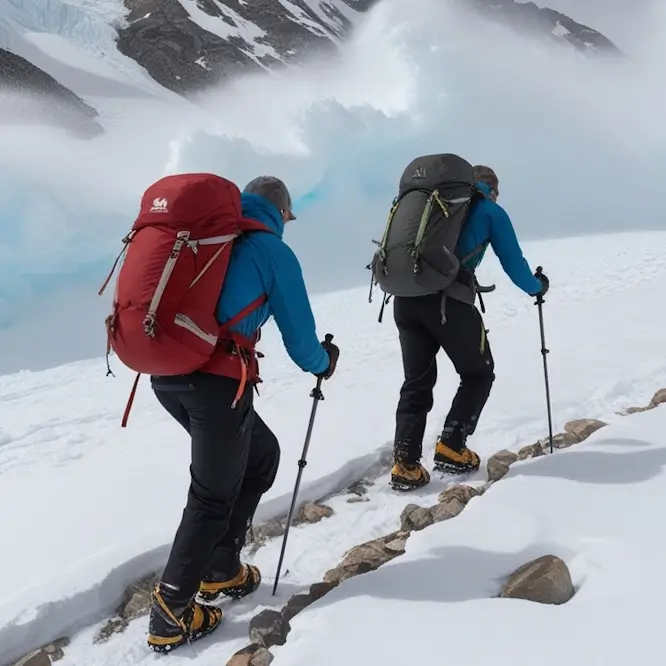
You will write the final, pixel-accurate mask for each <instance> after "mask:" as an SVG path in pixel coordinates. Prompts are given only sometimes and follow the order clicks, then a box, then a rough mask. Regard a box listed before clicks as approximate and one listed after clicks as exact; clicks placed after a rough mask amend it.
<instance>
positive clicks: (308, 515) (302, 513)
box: [294, 502, 333, 525]
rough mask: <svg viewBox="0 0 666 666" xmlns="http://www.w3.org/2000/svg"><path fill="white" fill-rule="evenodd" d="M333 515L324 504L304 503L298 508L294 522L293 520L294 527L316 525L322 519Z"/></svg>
mask: <svg viewBox="0 0 666 666" xmlns="http://www.w3.org/2000/svg"><path fill="white" fill-rule="evenodd" d="M332 515H333V509H331V507H330V506H326V504H317V503H316V502H306V503H305V504H303V506H302V507H301V508H300V510H299V512H298V515H297V516H296V520H294V524H295V525H299V524H302V523H310V524H314V523H318V522H319V521H320V520H322V518H330V517H331V516H332Z"/></svg>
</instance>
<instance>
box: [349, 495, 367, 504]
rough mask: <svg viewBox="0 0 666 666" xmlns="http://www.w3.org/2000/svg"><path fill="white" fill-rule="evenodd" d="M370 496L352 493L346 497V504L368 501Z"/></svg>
mask: <svg viewBox="0 0 666 666" xmlns="http://www.w3.org/2000/svg"><path fill="white" fill-rule="evenodd" d="M369 501H370V498H368V497H363V496H361V495H352V496H351V497H348V498H347V504H359V503H361V502H369Z"/></svg>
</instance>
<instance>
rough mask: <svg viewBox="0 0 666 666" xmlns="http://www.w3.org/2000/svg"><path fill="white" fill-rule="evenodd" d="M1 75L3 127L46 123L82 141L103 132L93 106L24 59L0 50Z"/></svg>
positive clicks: (0, 107)
mask: <svg viewBox="0 0 666 666" xmlns="http://www.w3.org/2000/svg"><path fill="white" fill-rule="evenodd" d="M0 72H1V73H2V79H0V92H2V93H3V94H2V95H1V96H0V109H1V110H2V114H1V116H2V122H3V123H6V124H20V123H24V122H25V121H26V120H28V121H32V122H44V121H46V122H48V123H49V124H52V125H56V126H59V127H63V128H65V129H67V130H69V131H70V132H72V133H73V134H74V135H76V136H80V137H83V138H90V137H93V136H97V135H98V134H100V133H102V132H103V131H104V130H103V129H102V127H101V126H100V125H99V123H98V122H97V116H98V115H99V114H98V113H97V111H96V110H95V109H94V108H93V107H92V106H90V105H89V104H86V103H85V102H84V101H83V100H82V99H81V98H80V97H79V96H78V95H75V94H74V93H73V92H72V91H71V90H69V89H68V88H66V87H65V86H63V85H61V84H60V83H58V81H56V80H55V79H54V78H53V77H52V76H51V75H50V74H47V73H46V72H44V71H43V70H41V69H39V67H36V66H35V65H33V64H32V63H31V62H28V61H27V60H26V59H25V58H22V57H21V56H19V55H16V54H15V53H11V52H10V51H7V50H5V49H2V48H0ZM17 93H20V95H19V94H17Z"/></svg>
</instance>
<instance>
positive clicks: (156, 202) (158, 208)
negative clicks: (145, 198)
mask: <svg viewBox="0 0 666 666" xmlns="http://www.w3.org/2000/svg"><path fill="white" fill-rule="evenodd" d="M150 212H151V213H168V212H169V202H168V201H167V200H166V199H164V198H159V197H158V198H157V199H153V205H152V206H151V208H150Z"/></svg>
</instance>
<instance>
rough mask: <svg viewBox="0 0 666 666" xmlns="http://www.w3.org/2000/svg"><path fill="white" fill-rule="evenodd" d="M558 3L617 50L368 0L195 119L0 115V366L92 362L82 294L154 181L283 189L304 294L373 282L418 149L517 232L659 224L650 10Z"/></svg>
mask: <svg viewBox="0 0 666 666" xmlns="http://www.w3.org/2000/svg"><path fill="white" fill-rule="evenodd" d="M580 1H581V0H577V2H576V7H578V3H579V2H580ZM539 4H542V3H539ZM573 4H574V3H573V0H555V1H554V2H553V3H551V4H550V5H549V6H552V7H553V8H555V9H559V10H562V11H570V13H571V15H572V17H573V18H575V19H577V20H580V21H581V22H584V23H587V24H588V25H591V26H592V27H595V28H596V27H599V28H600V29H601V28H602V27H603V26H604V25H605V26H607V31H608V36H609V37H610V38H611V39H614V40H615V41H616V42H617V43H618V45H620V46H621V47H622V48H623V50H624V52H625V53H626V54H627V57H626V58H623V59H609V60H604V59H600V58H596V59H591V58H586V57H584V56H582V55H581V54H579V53H577V52H575V51H573V49H567V48H564V47H562V46H559V45H557V44H550V43H547V42H545V41H544V40H540V39H534V38H528V37H525V36H519V35H517V34H516V33H515V32H514V31H512V30H509V29H507V28H505V27H502V26H498V25H495V24H492V23H488V22H486V21H485V20H483V19H481V18H480V17H478V16H475V15H472V14H468V13H466V12H462V11H461V10H460V9H455V8H453V7H452V6H449V4H448V3H445V2H442V1H441V0H440V1H436V0H421V1H420V6H421V5H422V6H421V12H420V13H419V14H415V13H414V11H413V2H410V1H407V0H384V1H383V2H382V3H381V4H380V5H378V6H377V7H376V8H375V9H374V10H373V11H372V12H371V13H370V14H369V15H368V16H367V18H366V20H365V21H364V22H363V23H362V24H361V25H360V26H359V27H358V29H357V31H356V32H355V34H354V36H353V38H352V40H351V42H350V43H349V44H348V45H346V47H345V48H344V49H343V51H342V52H341V53H340V54H339V55H338V56H337V57H329V58H328V59H326V60H318V61H316V62H312V63H310V64H308V65H307V66H304V67H300V68H295V69H291V70H288V71H284V72H280V73H272V74H261V75H253V76H249V77H246V78H244V79H242V80H239V81H237V82H236V83H234V84H233V85H231V86H227V87H225V88H224V89H221V90H217V91H211V92H208V93H206V94H205V95H202V96H201V98H200V99H199V100H198V101H199V107H195V106H194V105H192V104H189V103H187V102H184V101H179V100H176V99H174V98H173V96H164V98H161V97H156V96H154V95H152V96H151V95H150V94H148V93H146V95H145V97H139V96H135V97H133V98H131V99H122V98H119V97H118V96H114V97H113V98H110V97H109V98H103V97H100V96H99V95H98V96H97V97H95V98H94V102H95V104H96V106H97V108H99V109H100V111H101V115H102V122H103V123H104V125H105V126H106V128H107V129H108V133H107V134H106V135H105V136H101V137H98V138H96V139H94V140H90V141H84V140H80V139H74V138H72V137H70V136H69V135H67V134H66V133H65V132H64V131H60V130H57V129H53V128H48V127H35V126H32V127H26V128H22V127H20V126H17V125H16V124H14V125H11V126H9V125H2V117H3V116H2V115H0V176H1V178H0V229H2V234H1V235H0V372H11V371H15V370H19V369H24V368H29V369H40V368H43V367H47V366H49V365H54V364H59V363H64V362H68V361H71V360H76V359H81V358H87V357H91V356H98V355H101V354H102V353H103V351H104V330H103V329H104V326H103V320H104V316H105V314H106V310H107V308H108V306H109V301H108V297H105V298H104V299H100V298H98V297H97V296H96V291H97V288H98V287H99V284H100V283H101V282H102V281H103V279H104V278H105V276H106V272H107V270H108V268H109V267H110V265H111V262H112V260H113V257H114V256H115V254H116V253H117V251H118V250H119V249H120V239H121V238H122V237H123V236H124V234H125V233H126V231H127V230H128V229H129V227H130V226H131V224H132V221H133V219H134V216H135V215H136V212H137V209H138V203H139V199H140V197H141V194H142V192H143V190H144V189H145V188H146V187H147V186H148V185H149V184H150V182H151V181H153V180H155V179H156V178H159V177H160V176H162V175H165V174H167V173H174V172H177V171H202V170H209V171H214V172H216V173H219V174H221V175H224V176H226V177H229V178H231V179H233V180H235V181H236V182H237V183H238V184H239V185H240V186H241V187H242V186H243V185H244V184H245V182H247V180H249V179H251V178H252V177H254V176H256V175H259V174H263V173H272V174H275V175H278V176H280V177H282V178H283V179H284V180H285V181H286V182H287V183H288V185H289V187H290V188H291V190H292V194H293V198H294V202H295V213H296V215H297V216H298V220H297V221H295V222H293V223H292V224H290V225H289V227H288V230H287V233H286V240H287V241H288V242H289V244H290V245H291V246H292V247H293V248H294V249H295V250H296V252H297V253H298V255H299V257H300V259H301V262H302V265H303V268H304V271H305V275H306V279H307V282H308V285H309V286H310V288H311V290H312V291H313V292H317V291H332V290H336V289H342V288H346V287H350V286H354V285H362V284H365V283H366V282H367V281H368V280H369V272H368V271H366V270H365V268H364V267H365V265H366V264H367V262H368V260H369V259H370V257H371V255H372V251H373V245H372V242H371V241H372V239H373V238H378V237H379V236H380V235H381V232H382V230H383V225H384V223H385V219H386V215H387V213H388V209H389V207H390V204H391V200H392V198H393V196H394V195H395V190H396V187H397V182H398V179H399V177H400V174H401V172H402V169H403V168H404V166H405V165H406V164H407V163H408V162H409V161H410V160H411V159H412V158H413V157H415V156H416V155H417V154H423V153H433V152H457V153H459V154H461V155H463V156H464V157H466V158H467V159H469V160H470V161H472V162H474V163H478V162H483V163H486V164H490V165H491V166H493V167H494V168H495V169H496V171H497V172H498V174H499V177H500V189H501V199H500V203H501V204H502V205H504V207H505V208H506V210H507V211H508V212H509V214H510V215H511V217H512V219H513V221H514V224H515V227H516V229H517V231H518V233H519V236H520V237H521V238H523V239H526V240H528V239H541V238H550V237H564V236H571V235H583V234H585V235H589V234H597V233H605V232H613V231H621V230H636V229H663V228H665V227H666V223H665V220H664V216H663V212H662V211H663V206H662V203H661V200H660V198H658V197H657V196H656V193H657V188H658V185H656V181H657V180H658V177H659V175H660V174H661V173H662V171H663V169H664V166H666V159H665V156H666V125H665V124H664V122H663V118H664V117H666V67H665V65H664V62H665V56H666V39H665V36H666V29H665V28H666V20H665V11H664V9H659V8H657V7H654V6H652V5H650V4H649V3H647V2H644V3H639V2H632V7H633V9H631V10H630V9H628V3H627V2H622V3H620V2H619V0H614V3H611V2H605V3H604V7H605V9H603V10H602V9H601V2H600V0H587V3H583V4H582V5H581V7H579V8H578V9H577V10H576V11H574V7H573ZM583 9H584V10H585V11H583ZM627 12H629V13H627ZM595 17H596V18H597V19H598V20H596V21H595V20H593V19H595ZM622 17H624V18H622ZM639 24H640V26H641V28H640V30H639V29H638V27H636V26H638V25H639ZM632 26H633V27H632ZM646 26H649V29H648V28H647V27H646ZM1 97H2V93H0V98H1ZM88 99H89V100H90V101H93V99H92V96H91V97H89V98H88ZM5 101H6V100H5ZM0 102H2V100H1V99H0ZM1 109H2V106H1V104H0V112H1ZM590 252H591V253H592V252H594V244H593V243H591V246H590ZM530 260H531V261H533V262H534V263H535V264H536V263H538V261H539V258H538V257H534V258H530ZM359 307H365V302H364V300H363V299H362V298H360V299H359Z"/></svg>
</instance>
